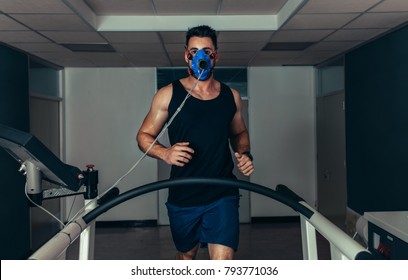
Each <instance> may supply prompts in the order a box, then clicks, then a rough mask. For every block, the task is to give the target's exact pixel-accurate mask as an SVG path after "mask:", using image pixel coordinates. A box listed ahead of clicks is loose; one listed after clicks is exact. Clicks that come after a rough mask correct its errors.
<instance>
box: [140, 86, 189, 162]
mask: <svg viewBox="0 0 408 280" xmlns="http://www.w3.org/2000/svg"><path fill="white" fill-rule="evenodd" d="M171 95H172V86H171V85H168V86H166V87H164V88H162V89H160V90H159V91H158V92H157V93H156V95H155V96H154V98H153V101H152V105H151V107H150V110H149V112H148V113H147V115H146V117H145V119H144V121H143V123H142V125H141V126H140V129H139V131H138V133H137V136H136V141H137V143H138V145H139V148H140V150H141V151H142V152H146V151H147V150H148V149H149V147H150V146H151V145H152V143H153V142H154V140H155V139H156V137H157V135H159V133H160V132H161V130H162V129H163V127H164V125H165V123H166V121H167V117H168V107H169V104H170V100H171ZM188 145H189V143H188V142H182V143H176V144H175V145H173V146H172V147H169V148H167V147H165V146H163V145H162V144H160V143H159V142H158V141H157V142H156V143H155V144H154V145H153V147H152V148H151V149H150V150H149V152H148V155H149V156H151V157H154V158H157V159H161V160H163V161H165V162H166V163H167V164H171V165H177V166H184V164H186V163H187V162H189V161H190V160H191V158H192V156H191V155H192V154H193V153H194V151H193V149H191V148H190V147H189V146H188Z"/></svg>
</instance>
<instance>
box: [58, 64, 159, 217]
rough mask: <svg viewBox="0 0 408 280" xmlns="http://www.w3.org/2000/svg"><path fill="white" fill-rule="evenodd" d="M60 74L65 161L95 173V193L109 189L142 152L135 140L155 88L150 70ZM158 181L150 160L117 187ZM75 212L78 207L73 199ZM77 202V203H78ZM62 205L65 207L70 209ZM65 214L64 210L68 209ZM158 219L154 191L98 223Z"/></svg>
mask: <svg viewBox="0 0 408 280" xmlns="http://www.w3.org/2000/svg"><path fill="white" fill-rule="evenodd" d="M64 72H65V75H64V79H65V96H64V106H65V107H64V112H65V114H64V115H65V118H64V127H65V161H66V163H68V164H72V165H74V166H77V167H80V168H81V169H86V168H85V166H86V165H87V164H89V163H92V164H95V168H96V169H97V170H98V171H99V185H98V186H99V193H102V192H104V191H105V190H106V189H108V188H109V187H110V186H112V185H113V184H114V183H115V182H116V180H117V179H119V178H120V177H121V176H122V175H123V174H125V173H126V172H127V171H128V170H129V169H130V168H131V167H132V166H133V164H134V163H135V162H136V161H137V160H138V159H139V157H140V156H141V155H142V153H141V152H140V151H139V149H138V147H137V143H136V140H135V137H136V133H137V130H138V129H139V127H140V124H141V122H142V120H143V118H144V116H145V115H146V113H147V112H148V110H149V107H150V103H151V100H152V97H153V95H154V93H155V90H156V86H155V85H156V80H155V77H156V71H155V68H67V69H65V70H64ZM156 180H157V163H156V161H155V160H153V159H151V158H146V159H144V160H143V161H142V162H141V164H140V165H139V166H138V167H137V168H136V169H135V170H134V171H133V172H132V173H131V174H130V175H129V176H128V177H126V178H125V179H124V180H123V181H122V182H121V183H120V184H119V185H118V187H119V189H120V191H121V193H122V192H125V191H127V190H129V189H131V188H133V187H137V186H141V185H143V184H146V183H150V182H153V181H156ZM76 200H77V201H76V205H77V207H76V208H79V205H83V204H82V203H83V202H82V201H83V200H82V199H80V198H78V197H77V198H76ZM78 201H80V202H78ZM70 205H71V204H70V203H67V206H66V208H67V209H69V208H70ZM68 211H69V210H68ZM144 219H157V193H156V192H154V193H150V194H146V195H143V196H140V197H138V198H135V199H132V200H130V201H128V202H126V203H123V204H122V205H120V206H118V207H116V208H114V209H112V210H110V211H108V212H107V213H105V214H103V216H101V217H100V218H99V220H144Z"/></svg>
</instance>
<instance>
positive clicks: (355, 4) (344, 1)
mask: <svg viewBox="0 0 408 280" xmlns="http://www.w3.org/2000/svg"><path fill="white" fill-rule="evenodd" d="M404 1H405V0H404ZM379 2H381V0H358V1H356V0H324V1H322V0H309V1H308V2H307V3H306V5H304V6H303V8H302V9H301V10H300V11H299V13H300V14H333V13H338V14H343V13H362V12H365V11H367V10H368V9H370V8H372V7H373V6H375V5H376V4H378V3H379Z"/></svg>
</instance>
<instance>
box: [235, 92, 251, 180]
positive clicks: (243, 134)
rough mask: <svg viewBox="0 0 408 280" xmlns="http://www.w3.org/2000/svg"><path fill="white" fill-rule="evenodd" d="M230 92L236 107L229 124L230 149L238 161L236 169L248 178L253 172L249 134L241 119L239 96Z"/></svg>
mask: <svg viewBox="0 0 408 280" xmlns="http://www.w3.org/2000/svg"><path fill="white" fill-rule="evenodd" d="M231 90H232V93H233V95H234V101H235V105H236V107H237V111H236V112H235V115H234V118H233V119H232V123H231V131H230V134H231V136H230V143H231V146H232V149H233V150H234V151H235V157H236V158H237V160H238V165H237V167H238V169H239V170H240V171H241V172H242V174H244V175H245V176H249V175H251V173H252V172H254V165H253V163H252V160H253V159H252V156H251V154H250V151H251V146H250V141H249V133H248V130H247V128H246V126H245V122H244V119H243V117H242V101H241V96H240V95H239V93H238V92H237V91H236V90H234V89H231Z"/></svg>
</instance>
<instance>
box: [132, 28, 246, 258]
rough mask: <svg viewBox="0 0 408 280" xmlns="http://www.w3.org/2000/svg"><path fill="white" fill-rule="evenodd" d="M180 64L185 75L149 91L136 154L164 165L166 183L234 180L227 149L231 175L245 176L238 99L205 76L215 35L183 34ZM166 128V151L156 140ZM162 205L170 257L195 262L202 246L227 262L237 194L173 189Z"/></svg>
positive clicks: (206, 31)
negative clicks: (167, 223)
mask: <svg viewBox="0 0 408 280" xmlns="http://www.w3.org/2000/svg"><path fill="white" fill-rule="evenodd" d="M184 59H185V61H186V63H187V64H188V66H189V71H188V73H189V76H188V77H186V78H183V79H180V80H178V81H175V82H173V83H171V84H169V85H167V86H165V87H163V88H162V89H160V90H159V91H158V92H157V93H156V95H155V96H154V98H153V102H152V105H151V108H150V111H149V112H148V114H147V116H146V118H145V120H144V121H143V123H142V125H141V127H140V130H139V132H138V134H137V141H138V144H139V148H140V149H141V150H142V151H143V152H146V151H148V155H149V156H152V157H154V158H157V159H161V160H163V161H165V162H166V163H167V164H170V165H171V166H172V169H171V175H170V177H171V178H180V177H207V178H231V179H233V178H235V177H234V175H233V174H232V170H233V165H234V164H233V161H232V156H231V153H230V149H229V143H230V144H231V147H232V149H233V150H234V152H235V153H234V154H235V157H236V158H237V161H238V164H237V166H238V169H239V170H240V171H241V172H242V173H243V174H244V175H246V176H249V175H250V174H251V173H252V172H253V171H254V166H253V163H252V156H251V154H250V143H249V135H248V131H247V129H246V126H245V123H244V121H243V118H242V114H241V113H242V112H241V109H242V102H241V97H240V95H239V93H238V92H237V91H236V90H234V89H231V88H229V87H228V86H226V85H225V84H223V83H220V82H219V81H216V80H215V79H214V77H213V73H212V72H213V68H214V66H215V64H216V62H217V61H218V54H217V37H216V32H215V30H213V29H212V28H211V27H209V26H205V25H201V26H197V27H194V28H191V29H189V30H188V31H187V33H186V51H185V54H184ZM174 116H175V117H174ZM172 117H173V118H172ZM167 122H171V123H170V125H169V126H168V133H169V139H170V143H171V147H165V146H163V145H162V144H160V143H159V142H155V140H156V137H157V135H159V133H160V132H161V130H162V129H163V127H165V125H166V123H167ZM166 205H167V209H168V214H169V218H170V226H171V231H172V235H173V240H174V242H175V245H176V248H177V250H178V252H177V255H176V258H177V259H194V257H195V256H196V253H197V251H198V248H199V244H200V243H201V244H208V251H209V255H210V258H211V259H233V257H234V253H235V251H236V250H237V246H238V236H239V219H238V207H239V192H238V189H237V188H229V187H214V186H196V187H195V186H190V187H173V188H170V189H169V197H168V201H167V203H166Z"/></svg>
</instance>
